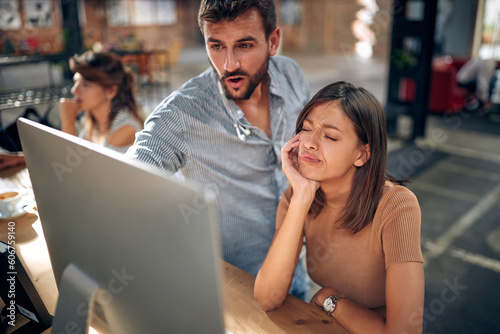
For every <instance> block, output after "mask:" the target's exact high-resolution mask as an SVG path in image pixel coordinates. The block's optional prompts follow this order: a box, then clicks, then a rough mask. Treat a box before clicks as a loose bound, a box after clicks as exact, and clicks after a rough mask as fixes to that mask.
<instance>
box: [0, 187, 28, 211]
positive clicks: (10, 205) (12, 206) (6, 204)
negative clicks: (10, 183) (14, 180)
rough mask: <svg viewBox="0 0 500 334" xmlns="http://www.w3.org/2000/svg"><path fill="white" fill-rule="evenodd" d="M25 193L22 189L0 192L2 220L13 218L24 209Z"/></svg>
mask: <svg viewBox="0 0 500 334" xmlns="http://www.w3.org/2000/svg"><path fill="white" fill-rule="evenodd" d="M24 193H25V192H24V191H23V190H21V189H8V190H4V191H2V192H0V218H4V217H9V216H12V215H14V214H16V213H17V212H18V211H19V210H21V209H22V208H23V206H24V205H25V201H24V198H23V195H24Z"/></svg>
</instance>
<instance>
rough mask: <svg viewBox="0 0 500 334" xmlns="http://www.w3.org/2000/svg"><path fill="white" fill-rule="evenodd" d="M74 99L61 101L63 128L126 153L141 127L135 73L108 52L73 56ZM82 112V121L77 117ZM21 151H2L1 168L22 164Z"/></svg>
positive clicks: (72, 90)
mask: <svg viewBox="0 0 500 334" xmlns="http://www.w3.org/2000/svg"><path fill="white" fill-rule="evenodd" d="M69 66H70V69H71V71H72V72H73V73H74V76H73V80H74V82H75V83H74V85H73V88H72V89H71V92H72V93H73V95H74V98H73V99H61V100H60V101H59V115H60V118H61V130H62V131H64V132H66V133H69V134H72V135H75V136H76V135H78V136H79V137H81V138H84V139H87V140H89V141H92V142H94V143H97V144H99V145H102V146H105V147H108V148H110V149H113V150H115V151H118V152H121V153H125V152H126V151H127V149H128V148H129V147H130V146H131V145H132V144H133V143H134V140H135V133H136V132H137V131H139V130H141V129H142V125H143V121H144V120H143V118H142V117H141V114H140V110H139V107H138V105H137V102H136V99H135V94H134V82H133V76H132V74H131V73H130V72H129V71H128V70H127V69H126V68H125V67H124V66H123V64H122V62H121V61H120V58H119V57H118V56H117V55H115V54H113V53H109V52H93V51H87V52H85V53H83V54H82V55H80V56H78V55H75V56H74V57H72V58H70V60H69ZM80 112H83V113H84V114H83V122H81V121H80V120H79V119H78V115H79V114H80ZM24 162H25V161H24V155H23V154H22V152H18V153H12V154H0V169H3V168H8V167H13V166H16V165H19V164H23V163H24Z"/></svg>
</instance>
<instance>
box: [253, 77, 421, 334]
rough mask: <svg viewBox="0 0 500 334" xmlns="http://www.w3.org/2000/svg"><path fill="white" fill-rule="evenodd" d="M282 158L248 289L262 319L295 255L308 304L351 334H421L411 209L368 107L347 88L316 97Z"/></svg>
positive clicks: (286, 284)
mask: <svg viewBox="0 0 500 334" xmlns="http://www.w3.org/2000/svg"><path fill="white" fill-rule="evenodd" d="M296 133H297V135H296V136H295V137H293V138H292V139H291V140H290V141H289V142H288V143H287V144H286V145H285V146H284V147H283V149H282V151H281V157H282V164H283V171H284V172H285V174H286V176H287V177H288V180H289V181H290V187H289V188H288V190H286V191H285V192H284V193H283V196H282V199H281V202H280V204H279V207H278V212H277V218H276V232H275V235H274V239H273V242H272V245H271V247H270V249H269V252H268V254H267V257H266V259H265V261H264V263H263V265H262V267H261V269H260V271H259V273H258V275H257V279H256V281H255V291H254V293H255V299H256V300H257V302H258V304H259V305H260V307H261V308H262V309H264V310H266V311H269V310H272V309H275V308H277V307H280V306H281V304H282V303H283V300H284V299H285V297H286V296H287V293H288V291H289V289H290V285H291V283H292V278H293V273H294V271H295V267H296V265H297V262H298V259H299V254H300V251H301V249H302V244H303V238H304V237H305V240H306V246H307V269H308V273H309V275H310V277H311V278H312V279H313V280H314V281H315V282H316V283H318V284H319V285H320V286H321V287H322V288H321V289H320V290H319V291H318V292H317V293H316V294H315V295H314V296H313V298H312V300H311V303H313V304H314V305H316V306H318V307H321V308H323V309H325V311H326V312H327V313H328V314H329V315H331V316H332V317H334V318H335V319H336V320H337V321H338V322H339V323H340V324H341V325H342V326H343V327H344V328H346V329H347V330H348V331H349V332H351V333H403V332H404V333H419V332H422V323H423V304H424V269H423V258H422V252H421V249H420V207H419V205H418V202H417V199H416V197H415V195H413V193H412V192H411V191H410V190H408V189H407V188H406V187H404V186H403V185H402V182H401V181H398V180H395V179H394V178H392V177H391V176H390V175H389V174H388V173H387V172H386V170H385V166H386V160H387V134H386V123H385V115H384V110H383V108H382V106H381V105H380V103H379V102H378V101H377V99H376V98H375V97H374V96H373V95H372V94H370V93H369V92H367V91H366V90H364V89H363V88H358V87H355V86H353V85H351V84H349V83H345V82H337V83H334V84H331V85H329V86H326V87H325V88H323V89H322V90H320V91H319V92H318V93H317V94H316V95H315V96H314V97H313V98H312V100H311V101H310V102H309V103H308V104H307V105H306V106H305V108H304V110H303V111H302V112H301V114H300V115H299V119H298V121H297V127H296Z"/></svg>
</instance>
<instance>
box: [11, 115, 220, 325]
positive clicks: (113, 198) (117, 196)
mask: <svg viewBox="0 0 500 334" xmlns="http://www.w3.org/2000/svg"><path fill="white" fill-rule="evenodd" d="M18 128H19V132H20V135H21V142H22V146H23V151H24V154H25V156H26V164H27V167H28V170H29V174H30V178H31V182H32V186H33V191H34V195H35V199H36V203H37V207H38V211H39V215H40V220H41V223H42V227H43V231H44V234H45V239H46V242H47V247H48V250H49V255H50V259H51V262H52V267H53V270H54V275H55V277H56V282H57V285H58V287H59V293H60V296H59V300H58V305H57V308H56V313H55V317H54V321H53V328H52V333H53V334H59V333H78V332H79V333H85V332H86V330H88V329H87V328H88V327H87V322H88V319H87V315H88V314H94V315H95V314H96V313H97V314H98V318H99V319H103V320H104V322H105V323H106V324H107V327H108V330H109V331H110V332H111V333H120V334H127V333H131V334H132V333H133V334H137V333H224V324H223V313H222V298H221V281H220V266H221V263H220V260H219V259H220V246H219V240H218V233H217V219H216V214H215V210H214V206H213V204H212V203H211V200H207V198H209V196H208V195H207V196H206V195H204V194H203V192H202V190H201V189H198V188H197V187H196V186H195V185H194V184H189V183H181V182H180V181H176V180H175V179H170V178H169V177H167V176H165V175H162V174H161V173H160V172H158V171H156V170H154V169H153V168H152V167H149V166H146V165H144V164H142V163H139V162H136V161H130V160H128V159H126V158H125V157H124V156H122V155H121V154H119V153H116V152H114V151H111V150H109V149H106V148H103V147H100V146H98V145H95V144H93V143H90V142H88V141H85V140H83V139H80V138H77V137H74V136H71V135H68V134H66V133H63V132H60V131H58V130H55V129H52V128H49V127H46V126H43V125H40V124H37V123H35V122H33V121H30V120H26V119H22V118H21V119H19V120H18ZM94 305H95V306H96V307H97V308H98V309H97V310H96V309H94V311H92V309H93V306H94ZM89 308H90V310H91V311H90V312H88V310H89ZM94 318H95V317H94ZM93 323H94V322H93ZM84 328H85V329H84ZM79 330H80V331H79Z"/></svg>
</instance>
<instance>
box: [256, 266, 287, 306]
mask: <svg viewBox="0 0 500 334" xmlns="http://www.w3.org/2000/svg"><path fill="white" fill-rule="evenodd" d="M259 274H260V273H259ZM259 274H257V279H256V280H255V285H254V290H253V296H254V299H255V301H256V302H257V304H258V305H259V307H260V308H261V309H262V310H263V311H266V312H269V311H271V310H274V309H277V308H279V307H280V306H281V305H283V301H284V300H285V298H286V296H287V292H286V291H285V293H284V294H283V293H282V292H281V291H278V290H277V289H273V288H272V287H270V284H266V282H264V281H263V279H262V277H259ZM259 278H260V279H259ZM280 290H281V289H280Z"/></svg>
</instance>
